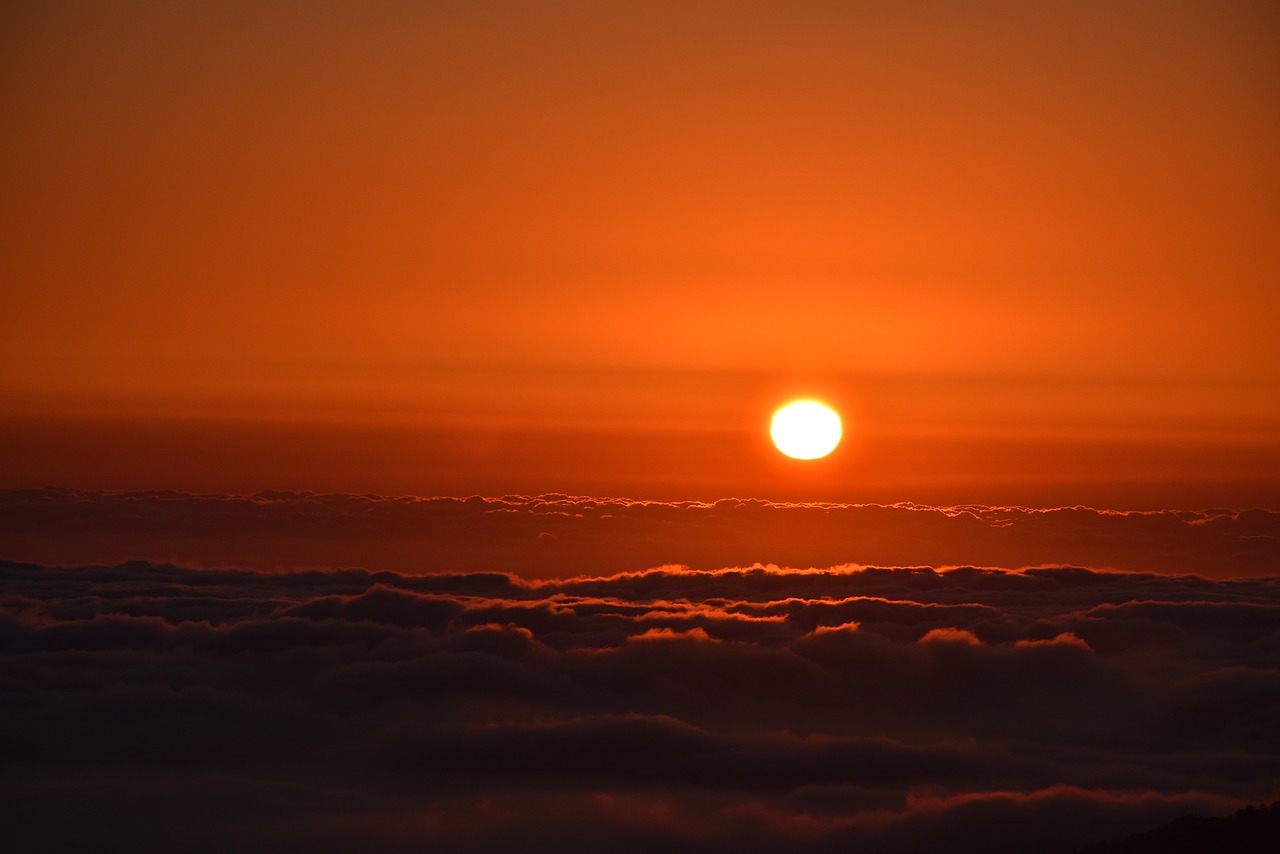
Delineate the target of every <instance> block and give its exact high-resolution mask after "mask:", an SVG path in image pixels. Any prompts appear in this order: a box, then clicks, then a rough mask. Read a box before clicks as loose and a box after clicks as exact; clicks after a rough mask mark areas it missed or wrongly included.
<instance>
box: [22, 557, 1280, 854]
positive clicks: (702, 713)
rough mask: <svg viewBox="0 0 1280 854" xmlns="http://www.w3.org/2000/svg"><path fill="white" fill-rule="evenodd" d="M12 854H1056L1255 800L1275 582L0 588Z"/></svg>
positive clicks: (1006, 576)
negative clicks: (908, 853) (529, 853)
mask: <svg viewBox="0 0 1280 854" xmlns="http://www.w3.org/2000/svg"><path fill="white" fill-rule="evenodd" d="M0 593H2V597H3V598H2V599H0V607H2V614H3V616H2V617H0V649H2V650H3V652H2V653H0V678H2V679H3V685H4V696H5V697H6V702H5V703H4V704H3V705H0V732H2V733H3V735H2V736H0V738H2V739H3V741H4V744H3V747H2V750H3V753H4V755H5V757H6V761H5V770H4V771H3V772H2V774H0V780H3V797H4V798H5V800H6V802H7V803H8V804H9V806H10V812H11V816H12V818H11V819H10V829H9V831H8V832H9V833H10V834H11V835H13V834H16V838H17V839H18V840H19V841H20V842H21V845H20V846H19V847H21V848H22V849H23V850H80V849H84V848H88V847H92V846H93V845H95V844H101V843H102V841H103V840H112V841H113V842H115V843H118V844H120V845H123V846H126V847H129V846H131V847H138V848H149V849H156V848H159V847H161V846H170V847H175V848H178V849H181V850H187V851H206V850H207V851H213V850H225V849H227V848H233V849H236V850H268V849H273V850H279V849H280V848H281V846H284V847H290V848H293V849H296V848H298V847H300V846H304V845H309V846H311V847H313V848H314V849H315V850H329V851H337V850H343V851H346V850H349V851H356V850H359V851H414V850H424V849H425V850H432V851H492V850H509V849H512V848H516V847H521V848H527V847H529V846H530V845H535V846H536V847H541V848H556V849H557V850H576V851H586V850H598V849H603V848H607V849H608V850H613V851H652V850H670V851H683V850H688V851H776V850H806V851H872V850H876V849H877V848H881V849H886V850H889V849H893V850H917V851H929V852H938V854H943V853H944V852H952V854H965V852H975V854H976V852H995V854H998V852H1010V854H1012V852H1026V853H1028V854H1032V853H1033V852H1046V854H1048V853H1049V852H1057V851H1061V850H1066V849H1070V848H1072V847H1076V846H1080V845H1084V844H1086V843H1089V842H1093V841H1096V840H1100V839H1106V838H1113V837H1118V836H1123V835H1126V834H1129V833H1133V832H1136V831H1140V830H1145V829H1148V828H1150V827H1153V826H1155V825H1158V824H1161V823H1163V822H1165V821H1168V820H1170V819H1172V818H1175V817H1177V816H1180V815H1183V814H1185V813H1189V812H1190V813H1202V814H1218V815H1221V814H1225V813H1228V812H1230V811H1232V810H1233V809H1236V808H1238V807H1240V806H1242V805H1245V804H1248V803H1256V802H1260V801H1264V800H1269V799H1273V798H1274V797H1276V796H1277V794H1280V580H1277V579H1274V578H1273V579H1265V578H1258V579H1235V580H1209V579H1205V578H1200V577H1193V576H1178V577H1175V576H1167V575H1157V574H1151V573H1146V574H1138V573H1119V572H1104V571H1097V570H1090V569H1084V568H1078V567H1042V568H1030V569H1025V570H1018V571H1007V570H991V569H979V568H958V569H953V570H948V571H938V570H935V569H931V568H927V567H915V568H899V569H891V568H864V567H836V568H833V569H826V570H802V571H798V570H783V569H777V568H774V567H754V568H749V569H727V570H715V571H694V570H689V569H686V568H682V567H667V568H662V569H654V570H647V571H641V572H632V573H619V574H614V575H610V576H594V577H573V578H559V579H552V580H544V581H536V580H529V579H522V578H519V577H516V576H512V575H507V574H500V573H484V574H465V573H454V574H434V575H418V576H412V575H403V574H397V573H391V572H370V571H365V570H347V571H341V572H300V573H289V574H280V573H275V574H271V573H262V572H250V571H231V570H193V569H185V568H180V567H176V566H172V565H157V564H145V563H137V564H129V565H122V566H114V567H103V566H99V567H92V566H90V567H80V568H47V567H43V566H37V565H31V564H18V563H7V564H3V565H0Z"/></svg>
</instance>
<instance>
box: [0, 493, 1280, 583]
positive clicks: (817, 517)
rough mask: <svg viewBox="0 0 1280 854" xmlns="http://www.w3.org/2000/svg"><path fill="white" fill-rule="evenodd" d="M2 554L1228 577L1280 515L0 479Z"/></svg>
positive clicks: (269, 562) (416, 569)
mask: <svg viewBox="0 0 1280 854" xmlns="http://www.w3.org/2000/svg"><path fill="white" fill-rule="evenodd" d="M0 558H6V559H10V560H26V561H33V562H37V563H44V564H85V563H119V562H123V561H126V560H133V559H146V560H151V561H158V562H172V563H177V564H181V565H184V566H192V565H195V566H215V567H216V566H239V567H254V568H260V569H274V568H285V569H292V568H340V567H350V566H361V567H366V568H370V569H385V570H393V571H396V572H403V573H424V572H458V571H464V572H475V571H484V572H489V571H496V572H514V573H517V574H520V575H523V576H526V577H556V576H562V575H565V574H576V573H590V574H611V573H615V572H620V571H627V570H641V569H646V568H649V567H653V566H661V565H664V564H681V565H685V566H690V567H693V568H695V569H715V568H718V567H723V566H749V565H751V564H754V563H757V562H760V563H774V564H778V565H780V566H798V567H808V566H817V567H823V566H834V565H837V564H846V563H859V564H869V565H893V566H911V565H926V566H956V565H966V564H967V565H975V566H1003V567H1018V566H1033V565H1038V564H1075V565H1080V566H1092V567H1108V568H1113V569H1122V570H1132V571H1139V572H1158V573H1194V574H1196V575H1202V576H1206V577H1211V578H1230V577H1241V576H1251V575H1252V576H1263V575H1274V574H1276V573H1277V572H1280V512H1274V511H1268V510H1260V509H1254V510H1225V509H1219V510H1199V511H1189V510H1166V511H1158V512H1114V511H1103V510H1094V509H1090V508H1087V507H1067V508H1059V509H1049V510H1035V509H1029V508H1023V507H981V506H964V507H926V506H921V505H912V504H896V505H877V504H779V503H771V502H768V501H760V500H740V499H724V500H721V501H716V502H714V503H702V502H695V501H686V502H668V503H663V502H641V501H629V500H625V499H616V498H583V497H571V496H564V495H543V496H538V497H526V496H505V497H502V498H480V497H471V498H414V497H401V498H393V497H384V496H378V495H345V494H335V495H317V494H312V493H293V492H260V493H257V494H256V495H251V496H228V495H191V494H186V493H178V492H133V493H110V492H92V491H84V490H73V489H12V490H0Z"/></svg>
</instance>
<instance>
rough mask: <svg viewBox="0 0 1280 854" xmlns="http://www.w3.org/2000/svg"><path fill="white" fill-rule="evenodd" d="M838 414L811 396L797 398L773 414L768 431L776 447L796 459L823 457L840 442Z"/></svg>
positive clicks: (840, 433)
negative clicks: (807, 398) (801, 398)
mask: <svg viewBox="0 0 1280 854" xmlns="http://www.w3.org/2000/svg"><path fill="white" fill-rule="evenodd" d="M842 432H843V431H842V430H841V427H840V416H839V415H837V414H836V413H835V412H834V411H833V410H832V409H831V408H830V407H828V406H824V405H822V404H821V403H818V402H817V401H815V400H798V401H796V402H795V403H789V404H787V405H786V406H784V407H782V408H781V409H779V410H778V411H777V412H775V413H774V415H773V423H772V424H771V425H770V427H769V434H770V435H771V436H773V444H775V445H777V446H778V450H779V451H782V453H784V454H786V455H787V456H788V457H792V458H794V459H797V460H816V459H817V458H818V457H825V456H826V455H827V454H829V453H831V452H832V451H833V450H835V447H836V445H838V444H840V436H841V435H842Z"/></svg>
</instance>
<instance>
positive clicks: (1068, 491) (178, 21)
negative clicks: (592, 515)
mask: <svg viewBox="0 0 1280 854" xmlns="http://www.w3.org/2000/svg"><path fill="white" fill-rule="evenodd" d="M0 14H3V16H4V20H3V22H2V25H0V32H2V33H3V35H2V36H0V38H2V39H3V49H2V50H0V57H2V58H0V73H2V75H3V76H2V79H3V87H2V89H0V97H2V99H3V100H2V101H0V103H2V105H3V106H2V109H3V113H2V117H3V133H0V168H2V170H3V171H2V173H0V181H2V182H3V183H2V185H0V235H2V236H0V281H2V282H3V284H2V285H0V332H2V334H0V439H3V441H4V443H5V444H6V445H7V446H8V447H9V448H11V449H12V451H11V452H10V453H7V454H4V455H0V483H3V484H4V485H31V484H41V483H58V484H65V485H72V486H83V487H96V488H146V487H168V488H177V489H196V490H203V489H213V490H222V489H227V490H254V489H259V488H266V487H277V488H315V489H340V490H357V491H365V490H370V491H392V492H414V493H424V492H426V493H433V492H449V493H470V492H485V493H492V494H501V493H503V492H517V491H520V492H524V491H543V490H565V491H592V492H598V493H605V494H620V495H631V496H635V497H664V498H674V497H716V496H718V495H725V494H738V495H758V496H762V497H776V498H788V499H804V498H806V497H812V498H814V499H824V500H832V499H844V500H877V501H889V500H928V501H973V502H982V501H1015V502H1023V503H1033V504H1039V503H1076V502H1079V503H1093V504H1098V505H1110V506H1139V505H1143V506H1147V505H1150V506H1160V505H1169V504H1173V505H1188V504H1203V503H1214V504H1235V503H1242V504H1265V505H1268V506H1277V505H1276V501H1277V499H1276V498H1273V497H1272V496H1276V495H1280V488H1277V487H1280V333H1277V331H1276V330H1277V328H1280V323H1278V321H1280V288H1277V287H1276V282H1277V281H1280V279H1277V273H1278V272H1280V241H1277V239H1276V235H1277V234H1278V233H1280V156H1278V155H1280V110H1277V109H1276V107H1277V105H1278V104H1280V61H1278V60H1277V59H1276V57H1277V56H1280V50H1277V48H1278V47H1280V16H1278V15H1277V12H1276V11H1275V8H1274V6H1273V5H1272V4H1269V3H1176V2H1159V3H1156V2H1152V3H1123V4H1088V5H1082V4H1079V3H1066V2H1063V3H1037V4H1026V3H890V2H884V3H870V2H869V3H857V2H853V3H828V2H789V3H764V2H751V3H747V2H734V3H729V2H725V3H655V2H646V3H608V4H600V3H585V2H584V3H439V4H418V3H395V2H384V3H361V4H344V3H299V4H292V3H272V4H261V3H249V2H245V3H230V2H228V3H218V4H209V5H207V6H201V7H198V8H194V9H193V8H186V7H178V6H175V5H174V4H170V3H163V2H155V3H122V4H109V5H106V6H104V5H101V4H89V3H86V4H75V3H69V4H59V5H58V6H57V7H49V6H46V5H45V4H30V5H28V6H25V7H21V8H17V9H14V8H8V9H7V10H6V11H5V12H3V13H0ZM800 394H820V395H824V396H826V397H827V398H829V399H830V400H831V402H832V403H833V404H835V405H837V406H838V407H839V408H841V410H842V412H844V414H845V416H846V419H847V420H848V421H849V422H850V423H851V425H852V427H853V430H852V435H851V437H850V439H849V441H848V442H847V443H846V444H845V445H844V446H842V448H841V449H840V450H839V451H838V452H837V456H835V457H833V458H830V459H829V460H828V461H826V462H825V463H822V464H818V465H814V464H808V467H807V468H806V467H803V464H802V465H801V466H796V465H789V464H788V463H786V462H785V461H783V460H780V459H778V458H777V456H776V453H775V452H773V451H772V449H770V448H769V447H768V446H767V435H766V430H767V423H768V417H769V415H770V414H771V411H772V409H773V408H774V407H775V406H776V405H778V404H780V403H782V402H784V401H785V400H786V399H788V398H790V397H794V396H797V395H800Z"/></svg>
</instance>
